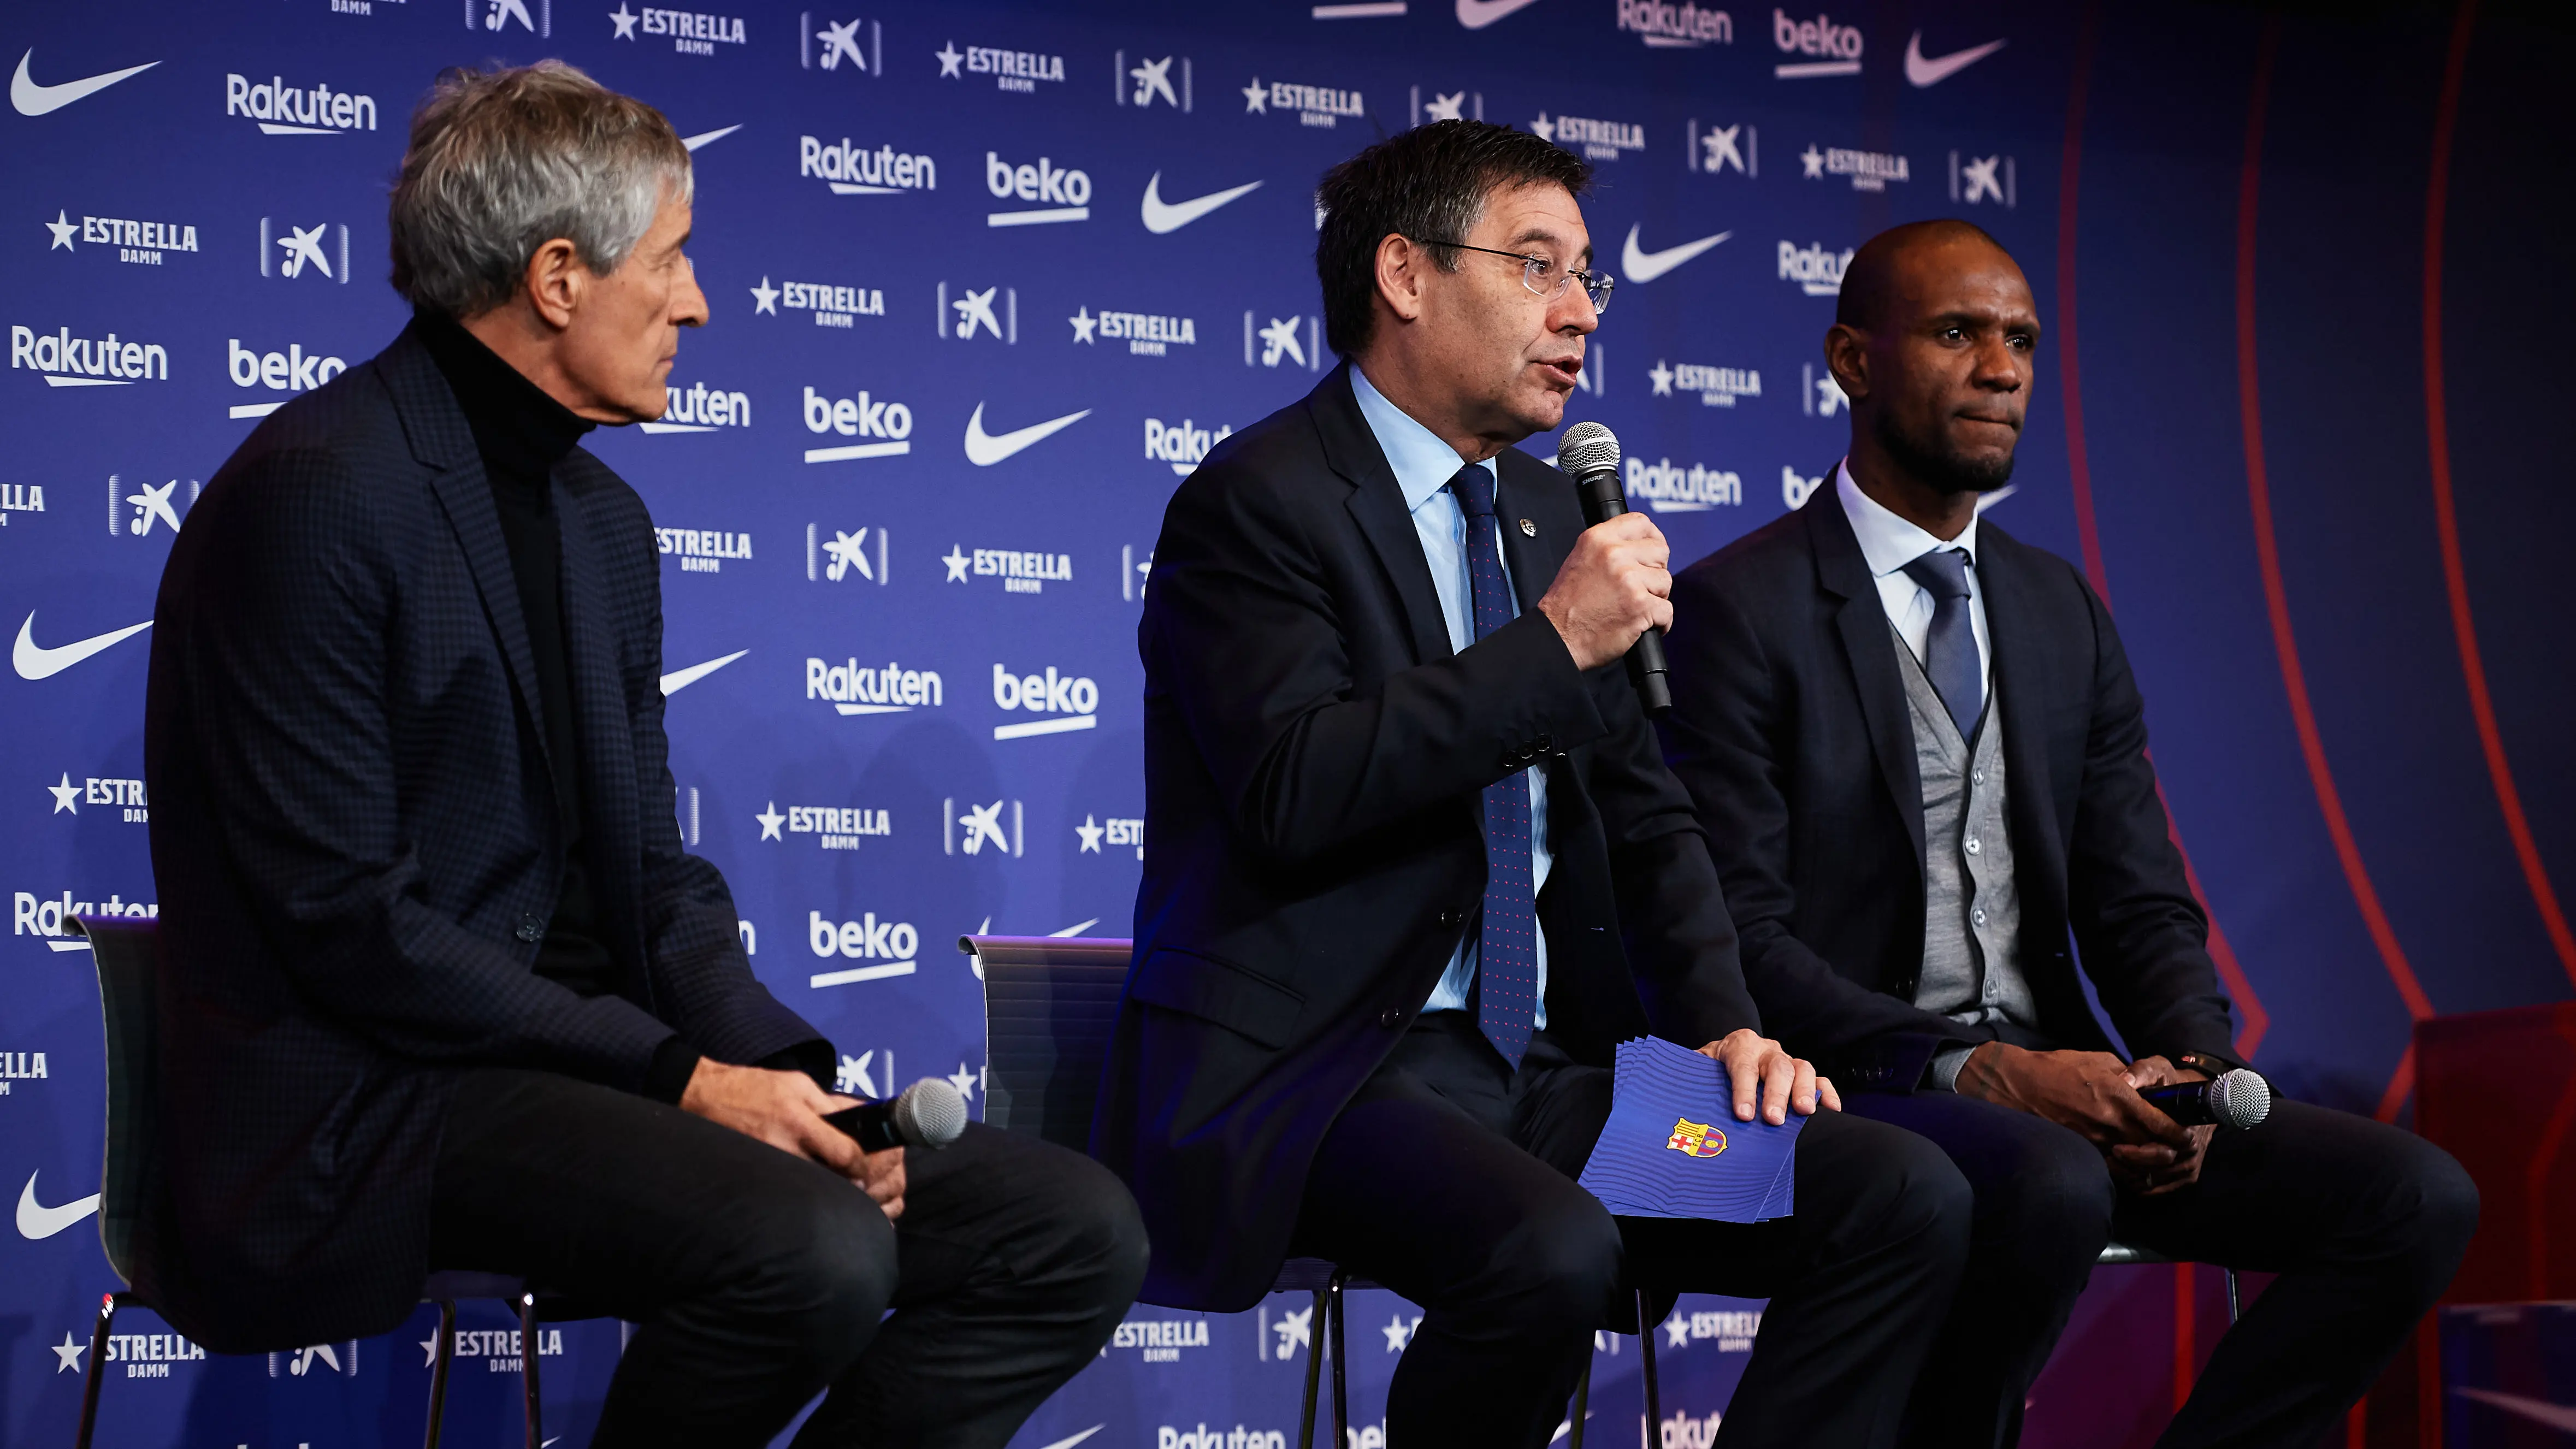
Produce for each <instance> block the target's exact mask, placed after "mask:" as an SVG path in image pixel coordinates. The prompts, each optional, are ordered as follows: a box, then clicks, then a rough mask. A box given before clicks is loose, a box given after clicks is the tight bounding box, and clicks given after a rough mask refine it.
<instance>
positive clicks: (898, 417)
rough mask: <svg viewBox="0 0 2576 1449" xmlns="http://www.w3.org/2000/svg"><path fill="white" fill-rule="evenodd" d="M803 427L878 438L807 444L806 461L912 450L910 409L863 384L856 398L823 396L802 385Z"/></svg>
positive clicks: (832, 460) (835, 460)
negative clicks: (826, 445)
mask: <svg viewBox="0 0 2576 1449" xmlns="http://www.w3.org/2000/svg"><path fill="white" fill-rule="evenodd" d="M805 430H806V431H807V432H809V433H838V434H840V435H841V436H842V437H845V438H881V439H883V440H884V441H882V442H875V443H852V444H849V445H847V446H843V447H831V448H808V449H806V450H805V461H806V462H808V463H846V462H849V461H851V460H853V459H856V458H892V457H896V456H898V455H900V454H904V453H909V452H911V451H912V444H911V443H910V442H909V441H908V440H909V439H910V438H911V437H912V409H910V408H908V407H905V406H904V405H903V404H902V403H899V402H888V401H884V400H881V399H879V398H876V397H873V396H871V395H870V394H869V393H868V391H867V390H866V389H864V388H862V389H860V391H859V395H858V396H857V397H855V398H846V397H825V396H824V395H823V394H821V393H819V392H816V391H815V390H814V389H812V388H810V387H809V388H807V389H805Z"/></svg>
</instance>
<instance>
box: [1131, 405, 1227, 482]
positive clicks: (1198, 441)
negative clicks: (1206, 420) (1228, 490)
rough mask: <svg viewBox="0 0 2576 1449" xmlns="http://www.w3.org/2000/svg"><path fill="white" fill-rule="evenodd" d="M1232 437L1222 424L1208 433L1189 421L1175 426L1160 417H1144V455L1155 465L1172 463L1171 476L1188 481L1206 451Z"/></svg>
mask: <svg viewBox="0 0 2576 1449" xmlns="http://www.w3.org/2000/svg"><path fill="white" fill-rule="evenodd" d="M1233 436H1234V429H1233V428H1231V427H1229V426H1226V425H1225V424H1222V423H1220V424H1218V425H1217V428H1216V430H1215V431H1214V432H1210V431H1209V430H1208V429H1206V428H1203V427H1200V426H1199V425H1198V424H1196V423H1194V422H1191V421H1190V420H1189V419H1188V418H1183V419H1181V420H1180V421H1179V422H1177V423H1166V422H1164V421H1163V420H1162V419H1160V418H1147V419H1146V420H1145V456H1146V457H1148V458H1151V459H1154V460H1155V461H1157V462H1161V463H1169V464H1171V465H1172V471H1173V472H1174V473H1177V474H1179V475H1180V476H1181V477H1184V478H1187V477H1188V476H1190V471H1191V470H1192V469H1194V468H1196V467H1198V465H1199V464H1200V463H1201V462H1202V461H1204V460H1205V459H1206V457H1207V455H1208V449H1210V448H1213V447H1215V446H1216V445H1217V444H1219V443H1221V442H1224V441H1225V440H1226V439H1228V438H1230V437H1233Z"/></svg>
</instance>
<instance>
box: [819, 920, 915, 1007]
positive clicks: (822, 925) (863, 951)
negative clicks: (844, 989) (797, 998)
mask: <svg viewBox="0 0 2576 1449" xmlns="http://www.w3.org/2000/svg"><path fill="white" fill-rule="evenodd" d="M805 946H806V949H808V950H810V951H812V952H813V953H814V954H815V955H817V956H822V957H827V958H828V957H833V956H839V957H843V958H845V959H848V960H852V961H873V962H875V963H877V964H875V965H873V966H854V967H850V968H848V969H847V970H841V971H818V972H816V973H814V974H813V975H812V976H811V977H808V978H807V981H806V984H807V985H809V986H811V987H813V988H814V989H816V990H818V991H819V990H821V989H822V988H824V987H826V986H850V985H854V984H856V983H858V982H861V981H882V980H884V979H885V978H886V977H889V976H910V975H911V974H912V973H913V972H914V971H916V970H918V969H919V957H920V955H921V932H920V931H919V930H918V929H917V928H915V927H914V926H913V924H912V923H911V922H909V921H895V920H884V921H880V920H878V919H877V913H876V912H874V911H868V912H866V913H864V914H862V915H861V916H860V917H859V919H857V920H855V921H831V920H826V919H824V916H823V913H822V912H821V911H807V912H806V913H805Z"/></svg>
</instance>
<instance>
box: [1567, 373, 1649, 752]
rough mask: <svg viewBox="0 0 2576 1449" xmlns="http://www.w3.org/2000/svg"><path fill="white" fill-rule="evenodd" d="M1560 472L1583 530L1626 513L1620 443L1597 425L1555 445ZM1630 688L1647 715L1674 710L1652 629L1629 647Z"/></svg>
mask: <svg viewBox="0 0 2576 1449" xmlns="http://www.w3.org/2000/svg"><path fill="white" fill-rule="evenodd" d="M1556 466H1557V467H1558V468H1560V469H1562V470H1564V473H1565V476H1567V477H1568V478H1571V479H1573V480H1574V496H1575V497H1576V498H1578V499H1580V500H1581V501H1582V504H1583V526H1584V527H1586V528H1590V527H1592V526H1593V525H1594V524H1597V523H1603V522H1607V521H1608V520H1610V519H1613V518H1616V517H1618V516H1619V515H1620V514H1622V513H1625V512H1627V511H1628V490H1627V489H1625V488H1622V487H1620V486H1619V439H1618V437H1617V435H1615V434H1613V433H1612V432H1611V431H1610V430H1609V429H1608V428H1605V427H1603V426H1602V425H1601V424H1599V423H1576V424H1575V425H1574V426H1573V427H1570V428H1568V429H1566V430H1565V436H1564V437H1562V438H1560V439H1558V440H1557V444H1556ZM1628 682H1629V683H1631V684H1634V685H1635V686H1637V702H1638V703H1639V704H1640V705H1643V706H1644V707H1645V711H1646V713H1648V714H1662V713H1663V712H1664V711H1666V710H1668V709H1671V708H1672V707H1673V687H1672V683H1671V681H1670V679H1669V677H1668V676H1667V674H1666V671H1665V669H1664V631H1663V630H1661V629H1648V630H1647V631H1646V632H1645V633H1643V634H1640V635H1638V636H1637V642H1636V643H1634V644H1631V645H1629V646H1628Z"/></svg>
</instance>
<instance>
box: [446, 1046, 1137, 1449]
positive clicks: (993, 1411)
mask: <svg viewBox="0 0 2576 1449" xmlns="http://www.w3.org/2000/svg"><path fill="white" fill-rule="evenodd" d="M905 1169H906V1175H907V1177H908V1179H909V1186H908V1188H907V1190H906V1192H905V1195H904V1200H905V1209H904V1214H903V1219H902V1221H901V1222H900V1223H888V1222H887V1221H886V1218H885V1214H884V1213H883V1212H881V1211H879V1210H878V1208H877V1206H876V1204H875V1203H874V1202H872V1201H870V1200H869V1199H868V1197H867V1195H866V1194H865V1193H864V1192H862V1191H860V1190H859V1189H858V1188H857V1187H855V1186H853V1185H852V1184H851V1183H849V1182H848V1181H846V1180H844V1179H843V1178H840V1177H838V1176H835V1175H834V1174H833V1173H832V1172H831V1171H830V1170H829V1169H826V1168H824V1167H821V1166H818V1165H816V1164H815V1163H812V1162H809V1161H806V1160H805V1159H803V1158H800V1157H795V1156H791V1155H789V1154H788V1153H785V1152H781V1151H779V1150H778V1149H777V1148H774V1147H771V1146H768V1145H767V1144H765V1143H761V1142H756V1141H754V1140H752V1139H751V1138H749V1137H746V1136H743V1135H742V1134H741V1133H738V1132H735V1131H732V1130H731V1129H729V1128H725V1127H719V1126H717V1125H715V1124H714V1123H712V1122H708V1121H706V1120H704V1119H702V1118H699V1117H694V1116H691V1115H689V1114H688V1113H685V1112H682V1111H681V1110H679V1109H678V1108H676V1107H668V1106H664V1105H662V1104H661V1103H658V1102H652V1101H648V1100H646V1099H645V1098H642V1097H638V1096H633V1095H630V1094H628V1093H625V1092H619V1091H614V1090H611V1089H609V1088H606V1087H599V1086H593V1085H591V1084H589V1083H585V1082H578V1081H574V1080H572V1079H571V1078H568V1077H561V1076H555V1075H552V1074H548V1073H542V1072H524V1071H497V1070H493V1071H477V1072H472V1073H469V1074H467V1075H466V1076H465V1078H464V1079H463V1080H462V1081H461V1082H460V1084H459V1087H458V1090H457V1093H456V1097H455V1100H454V1102H453V1104H452V1105H451V1106H450V1107H449V1109H448V1115H447V1123H446V1131H445V1136H444V1139H443V1141H442V1142H441V1144H440V1146H439V1154H438V1170H437V1177H436V1181H435V1187H434V1192H433V1196H432V1211H433V1215H434V1216H433V1220H432V1225H431V1242H430V1254H431V1263H432V1264H433V1266H437V1267H452V1268H471V1269H475V1270H479V1271H484V1272H496V1273H512V1274H519V1275H524V1276H525V1277H527V1278H529V1279H530V1280H531V1281H532V1282H533V1283H534V1284H535V1285H536V1286H537V1287H539V1288H540V1289H541V1290H545V1291H549V1292H553V1293H559V1294H562V1295H564V1296H565V1297H568V1298H572V1299H575V1300H577V1301H579V1302H580V1303H582V1304H583V1305H584V1306H585V1307H588V1308H592V1309H595V1310H596V1311H600V1312H605V1313H613V1314H615V1315H616V1316H618V1317H620V1318H624V1319H627V1320H630V1321H632V1322H634V1323H636V1324H638V1325H640V1327H639V1330H638V1331H637V1333H636V1334H635V1337H634V1339H633V1341H632V1342H630V1343H629V1344H628V1345H627V1348H626V1355H625V1357H624V1359H623V1360H622V1361H620V1363H619V1364H618V1367H617V1375H616V1378H615V1379H614V1381H613V1382H612V1383H611V1384H610V1387H609V1392H608V1402H607V1405H606V1407H605V1409H604V1410H603V1411H602V1413H601V1416H600V1423H599V1431H598V1434H597V1436H596V1437H595V1438H594V1439H593V1440H592V1442H593V1443H594V1444H597V1445H601V1446H612V1445H613V1446H618V1449H628V1446H637V1445H671V1446H688V1449H721V1446H735V1445H739V1446H744V1449H757V1446H761V1445H765V1444H767V1443H768V1442H769V1441H770V1439H771V1438H772V1437H774V1436H775V1435H777V1433H778V1432H779V1431H780V1430H781V1429H783V1428H784V1427H786V1425H787V1423H788V1421H789V1420H791V1419H793V1418H794V1417H795V1415H796V1411H797V1410H798V1409H800V1408H802V1407H803V1406H804V1405H805V1403H806V1401H807V1400H809V1399H811V1398H812V1397H813V1396H814V1395H815V1394H816V1393H817V1392H820V1391H822V1390H824V1389H826V1388H828V1389H829V1390H830V1391H831V1394H830V1397H829V1398H827V1399H826V1400H825V1401H824V1403H823V1405H822V1407H821V1408H819V1409H817V1410H816V1411H815V1413H814V1416H813V1417H812V1418H811V1419H809V1420H807V1421H806V1424H805V1427H804V1428H803V1429H802V1430H801V1431H800V1432H799V1433H798V1434H797V1437H796V1444H797V1446H798V1449H827V1446H840V1445H860V1444H865V1445H869V1446H879V1445H886V1446H892V1445H940V1446H960V1449H964V1446H989V1449H1000V1446H1001V1445H1002V1444H1003V1443H1004V1442H1005V1441H1006V1440H1008V1439H1009V1438H1010V1436H1011V1434H1012V1432H1013V1431H1015V1430H1016V1429H1018V1428H1019V1426H1020V1423H1021V1421H1022V1420H1024V1419H1026V1418H1027V1417H1028V1415H1029V1413H1030V1411H1031V1410H1033V1409H1035V1408H1036V1407H1037V1406H1038V1404H1039V1403H1040V1402H1042V1401H1043V1400H1044V1399H1045V1398H1046V1396H1047V1395H1048V1394H1050V1393H1052V1392H1054V1391H1055V1389H1056V1388H1057V1387H1058V1386H1059V1385H1061V1384H1062V1383H1064V1381H1065V1380H1066V1379H1069V1378H1071V1377H1072V1376H1073V1375H1074V1373H1075V1371H1076V1370H1078V1369H1080V1368H1081V1367H1082V1366H1083V1365H1085V1364H1087V1363H1089V1362H1091V1361H1092V1358H1093V1356H1094V1354H1095V1353H1096V1352H1097V1351H1098V1349H1099V1348H1100V1346H1101V1344H1103V1343H1105V1342H1106V1341H1107V1340H1108V1338H1109V1335H1110V1332H1111V1330H1113V1329H1114V1328H1116V1327H1117V1324H1118V1321H1119V1319H1120V1317H1121V1316H1123V1315H1124V1313H1125V1312H1126V1308H1127V1304H1128V1302H1129V1300H1131V1299H1132V1298H1133V1297H1134V1296H1135V1293H1136V1286H1137V1284H1138V1283H1139V1282H1140V1281H1142V1279H1143V1277H1144V1273H1145V1230H1144V1226H1143V1224H1142V1222H1141V1221H1140V1220H1139V1219H1138V1217H1137V1214H1136V1205H1135V1203H1134V1202H1133V1200H1131V1199H1130V1198H1129V1197H1128V1196H1127V1190H1126V1189H1125V1188H1124V1187H1123V1186H1121V1185H1120V1184H1119V1182H1118V1180H1117V1179H1116V1178H1115V1177H1113V1176H1111V1175H1110V1173H1109V1172H1108V1171H1107V1170H1106V1169H1105V1168H1102V1167H1101V1166H1099V1165H1098V1164H1097V1163H1094V1162H1092V1161H1091V1160H1090V1159H1088V1158H1086V1157H1083V1156H1081V1155H1079V1154H1077V1153H1073V1152H1067V1151H1065V1150H1064V1149H1062V1148H1059V1147H1054V1146H1050V1145H1049V1144H1047V1143H1044V1142H1038V1141H1035V1140H1033V1139H1029V1138H1023V1137H1015V1136H1012V1135H1010V1134H1008V1133H1004V1132H1001V1131H998V1130H995V1129H991V1128H987V1127H984V1126H983V1125H981V1124H973V1125H970V1126H968V1127H967V1129H966V1135H965V1136H964V1137H963V1138H962V1139H960V1140H959V1141H957V1142H956V1143H954V1144H952V1145H951V1146H949V1147H947V1148H946V1149H944V1150H942V1151H938V1152H912V1153H907V1154H906V1160H905ZM888 1309H892V1310H893V1313H892V1316H890V1317H889V1316H887V1310H888Z"/></svg>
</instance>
